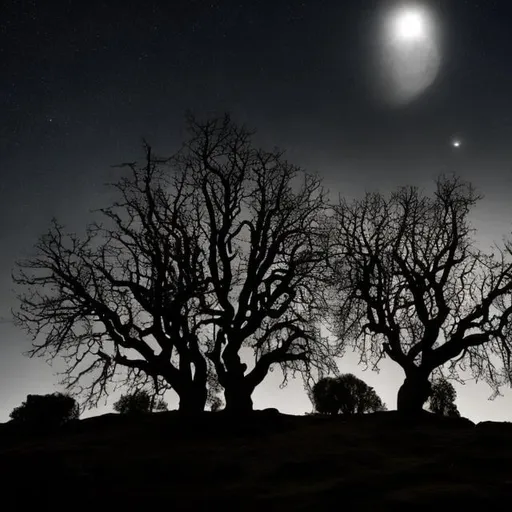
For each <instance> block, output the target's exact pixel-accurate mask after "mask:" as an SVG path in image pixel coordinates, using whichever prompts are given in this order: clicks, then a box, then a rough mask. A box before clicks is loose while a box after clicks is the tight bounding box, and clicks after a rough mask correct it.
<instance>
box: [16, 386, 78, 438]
mask: <svg viewBox="0 0 512 512" xmlns="http://www.w3.org/2000/svg"><path fill="white" fill-rule="evenodd" d="M79 416H80V410H79V407H78V404H77V402H76V400H75V399H74V398H73V397H71V396H69V395H67V394H63V393H53V394H48V395H27V399H26V400H25V402H23V403H22V404H21V405H20V406H18V407H15V408H14V409H13V410H12V412H11V414H10V415H9V417H10V418H11V420H12V422H13V423H15V424H17V425H19V426H20V427H24V428H28V429H30V430H33V429H45V428H54V427H60V426H61V425H63V424H64V423H66V422H68V421H70V420H73V419H78V418H79Z"/></svg>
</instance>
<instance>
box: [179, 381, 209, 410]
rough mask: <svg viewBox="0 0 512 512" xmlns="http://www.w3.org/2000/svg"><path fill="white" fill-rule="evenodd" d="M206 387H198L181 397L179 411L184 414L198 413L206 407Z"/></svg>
mask: <svg viewBox="0 0 512 512" xmlns="http://www.w3.org/2000/svg"><path fill="white" fill-rule="evenodd" d="M206 394H207V390H206V386H202V387H201V386H197V388H196V389H194V388H192V389H189V390H187V392H186V393H182V394H181V395H180V402H179V406H178V410H179V411H180V412H184V413H197V412H202V411H204V409H205V407H206Z"/></svg>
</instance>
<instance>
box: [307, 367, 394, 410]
mask: <svg viewBox="0 0 512 512" xmlns="http://www.w3.org/2000/svg"><path fill="white" fill-rule="evenodd" d="M312 401H313V405H314V407H315V410H316V411H317V412H319V413H321V414H339V413H342V414H355V413H367V412H377V411H384V410H386V405H385V404H383V403H382V400H381V399H380V398H379V396H378V395H377V393H376V392H375V390H374V389H373V388H372V387H370V386H368V384H366V383H365V382H364V381H362V380H361V379H358V378H357V377H356V376H355V375H353V374H351V373H346V374H344V375H340V376H339V377H325V378H323V379H320V380H319V381H318V382H317V383H316V384H315V385H314V386H313V393H312Z"/></svg>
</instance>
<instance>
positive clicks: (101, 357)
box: [14, 116, 334, 411]
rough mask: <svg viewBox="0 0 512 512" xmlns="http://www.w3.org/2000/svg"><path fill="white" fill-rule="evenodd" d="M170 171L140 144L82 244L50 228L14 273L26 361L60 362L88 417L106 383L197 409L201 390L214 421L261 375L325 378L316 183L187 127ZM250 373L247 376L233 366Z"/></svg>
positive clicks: (238, 403) (273, 157)
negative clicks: (141, 155) (278, 370)
mask: <svg viewBox="0 0 512 512" xmlns="http://www.w3.org/2000/svg"><path fill="white" fill-rule="evenodd" d="M189 134H190V139H189V140H188V141H187V142H186V143H185V144H184V145H183V147H182V149H181V150H180V151H179V152H178V153H177V154H176V155H174V156H173V157H172V158H170V159H167V160H162V159H158V158H155V157H154V155H153V152H152V150H151V148H150V147H149V146H148V145H145V150H146V161H145V164H144V165H142V166H139V165H137V164H136V163H133V164H125V165H124V167H126V168H127V169H128V171H129V173H128V175H127V176H125V177H123V178H122V179H121V180H120V181H119V182H118V183H116V184H115V187H116V189H117V191H118V193H119V200H117V201H116V202H115V203H114V204H113V205H112V206H111V207H108V208H104V209H103V210H101V213H102V214H103V222H102V223H94V224H92V225H91V226H89V228H88V230H87V234H86V236H84V237H78V236H77V235H74V234H67V233H65V232H64V228H63V227H62V226H61V225H60V224H58V223H57V222H54V223H53V225H52V227H51V229H50V230H49V232H48V233H47V234H46V235H44V236H43V237H41V239H40V240H39V243H38V244H37V254H36V256H34V257H33V258H29V259H28V260H27V261H21V262H19V265H18V273H17V275H15V276H14V280H15V282H16V283H18V284H19V285H21V286H22V287H23V292H21V293H20V294H19V298H20V307H19V309H18V310H17V311H16V312H15V319H16V321H17V323H18V325H21V326H22V327H24V328H25V329H27V330H28V332H29V333H31V334H32V335H33V338H34V347H33V349H32V350H31V351H30V353H29V354H30V355H48V356H50V357H52V358H53V357H56V356H58V355H60V356H64V357H65V358H66V361H67V363H68V368H67V371H66V379H65V382H66V383H67V384H68V386H69V387H75V386H80V385H81V384H80V383H82V382H85V381H86V380H87V379H90V380H89V381H88V382H87V383H86V389H87V390H88V395H87V400H88V401H89V402H91V403H94V402H97V399H98V398H99V397H100V396H101V395H102V394H104V393H106V392H107V391H106V389H107V388H106V385H107V383H108V382H110V381H112V379H113V378H114V376H115V375H116V374H117V373H118V370H119V369H124V370H125V371H126V372H125V379H124V382H125V383H127V384H130V387H131V388H133V387H134V383H136V384H137V386H135V387H139V388H140V387H143V386H144V385H146V380H147V379H150V382H153V383H155V384H156V385H157V386H158V390H160V391H162V390H164V391H165V390H166V389H170V388H172V389H174V390H175V391H176V393H177V394H178V395H179V398H180V405H179V407H180V410H185V411H197V410H203V409H204V407H205V403H206V401H207V398H208V392H209V390H210V391H213V393H212V394H211V395H212V396H213V394H214V393H215V391H217V390H213V389H212V388H214V387H215V386H216V385H220V386H222V388H223V389H224V391H225V401H226V409H228V410H235V411H246V410H250V409H251V408H252V400H251V394H252V392H253V391H254V389H255V387H256V386H257V385H258V384H260V383H261V382H262V380H263V379H264V378H265V376H266V375H267V372H268V371H269V370H270V368H271V367H272V366H273V365H281V367H282V368H283V370H284V371H285V376H286V371H287V370H290V369H291V370H292V371H295V370H299V371H303V372H305V374H308V372H309V371H310V369H311V367H312V366H316V367H317V368H319V369H323V370H326V371H329V370H333V368H334V366H333V362H332V359H331V357H330V346H329V344H328V342H327V340H326V339H324V338H322V337H321V336H320V334H319V330H318V326H317V321H318V319H319V318H320V312H321V307H322V305H323V302H322V300H323V297H322V291H323V287H322V286H320V285H319V283H320V282H321V280H322V278H323V276H324V275H325V264H326V258H325V252H324V247H325V244H324V243H323V238H324V236H325V232H324V230H325V222H324V221H323V215H324V209H325V205H324V193H323V191H322V189H321V183H320V180H319V179H318V178H317V177H315V176H313V175H310V174H307V173H305V172H303V171H302V170H300V169H299V168H297V167H295V166H293V165H291V164H289V163H288V162H286V161H285V160H284V158H283V156H282V154H281V153H280V152H277V151H272V152H267V151H263V150H260V149H257V148H255V147H254V146H253V144H252V142H251V135H252V134H251V133H249V132H248V131H247V130H245V129H244V128H241V127H239V126H237V125H235V124H234V123H233V122H232V121H231V120H230V118H229V117H228V116H226V117H224V118H223V119H213V120H210V121H206V122H199V121H196V120H195V119H193V118H190V119H189ZM244 348H245V349H248V350H249V351H251V352H252V354H253V355H254V364H253V365H252V367H251V368H250V370H248V368H247V365H246V364H245V363H243V361H242V358H241V355H242V354H241V352H242V350H243V349H244Z"/></svg>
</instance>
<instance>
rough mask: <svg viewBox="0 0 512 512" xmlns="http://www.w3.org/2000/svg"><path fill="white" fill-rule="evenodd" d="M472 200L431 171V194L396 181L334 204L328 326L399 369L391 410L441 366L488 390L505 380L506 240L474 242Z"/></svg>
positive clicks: (421, 399) (419, 401) (371, 358)
mask: <svg viewBox="0 0 512 512" xmlns="http://www.w3.org/2000/svg"><path fill="white" fill-rule="evenodd" d="M479 199H480V197H479V196H478V195H477V194H476V193H475V191H474V189H473V187H472V186H471V185H470V184H468V183H464V182H463V181H461V180H460V179H459V178H457V177H453V178H450V177H441V178H439V179H438V180H437V182H436V190H435V193H434V195H433V197H430V196H427V195H424V194H422V193H420V191H419V190H418V189H417V188H415V187H402V188H399V189H398V190H397V191H396V192H394V193H392V194H391V195H390V196H389V197H385V196H384V195H382V194H380V193H372V194H370V193H369V194H367V195H366V196H365V197H364V199H363V200H356V201H353V202H350V203H349V202H347V201H344V200H342V201H341V202H340V204H339V206H337V207H336V208H335V213H334V215H333V220H334V222H333V226H332V234H333V239H332V243H333V245H332V250H331V255H332V260H331V261H332V266H331V268H332V271H333V273H332V277H333V283H334V285H335V290H336V292H337V295H336V300H335V301H334V302H333V305H332V313H333V318H334V328H335V331H336V332H337V334H338V335H339V339H340V340H343V341H340V344H341V347H342V348H343V347H344V346H346V345H347V344H348V345H352V346H353V347H355V348H356V349H357V350H358V351H359V352H360V354H361V361H362V362H363V363H365V364H368V363H372V364H373V365H374V366H378V364H379V362H380V360H381V359H382V358H383V357H385V356H387V357H389V358H391V359H392V360H393V361H395V362H396V363H397V364H399V365H400V366H401V367H402V368H403V370H404V371H405V376H406V378H405V382H404V383H403V385H402V386H401V388H400V390H399V393H398V410H400V411H406V412H415V411H420V410H421V408H422V406H423V404H424V403H425V401H426V400H427V398H428V397H429V395H430V393H431V387H430V382H429V376H430V375H431V374H432V373H433V372H436V371H437V369H438V368H440V367H441V366H442V365H445V364H446V363H449V365H450V366H449V369H450V371H451V372H453V374H456V373H457V372H458V371H459V370H465V369H469V370H471V371H472V372H473V374H474V375H475V376H478V377H480V378H484V379H485V380H486V381H487V382H488V383H489V385H490V386H491V387H492V388H493V389H494V390H495V392H498V389H499V386H500V385H501V384H502V383H503V382H504V381H505V379H506V380H509V379H510V336H509V335H510V328H509V321H510V315H511V313H512V307H511V304H510V296H511V291H512V263H511V260H510V246H509V245H506V246H505V248H504V249H501V250H500V249H498V248H497V249H496V251H495V253H493V254H485V253H484V252H483V251H482V250H480V249H479V248H477V246H476V244H475V243H474V241H473V239H472V233H473V231H474V230H473V229H472V227H471V224H470V222H469V218H468V217H469V214H470V212H471V210H472V209H473V207H474V206H475V204H476V203H477V201H478V200H479ZM495 356H498V357H501V360H502V362H503V363H504V370H505V372H502V371H501V370H499V369H498V368H497V367H496V366H495V364H496V357H495Z"/></svg>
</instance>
